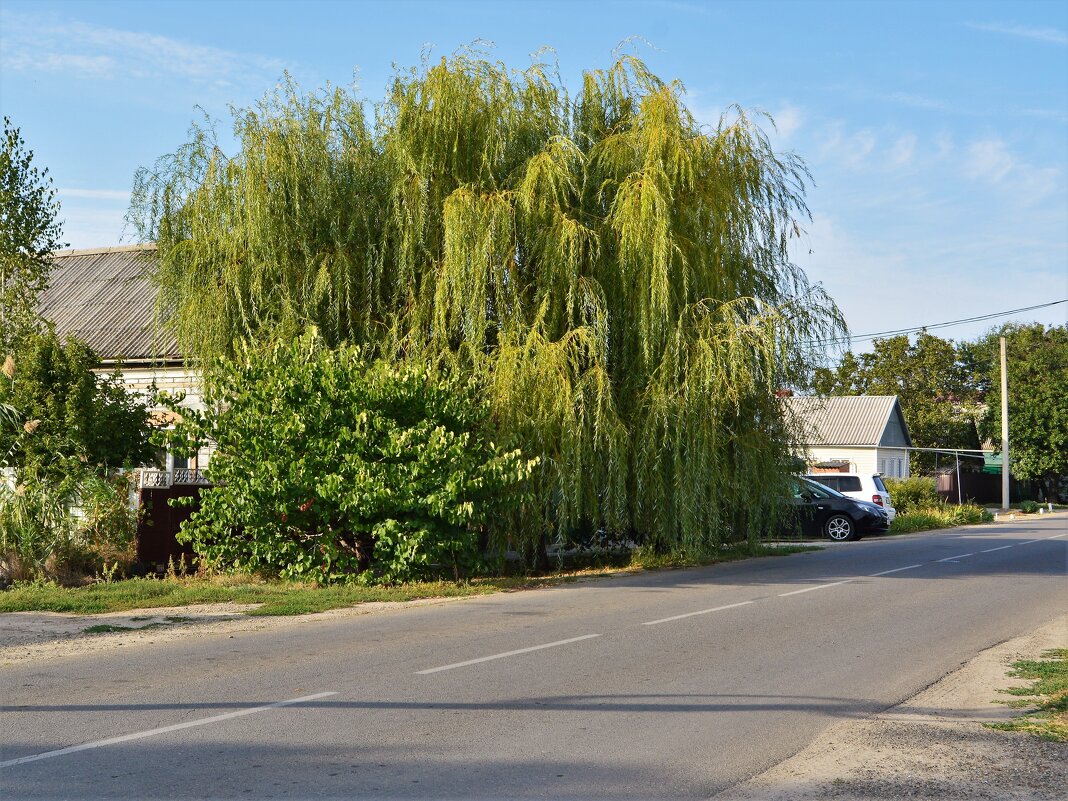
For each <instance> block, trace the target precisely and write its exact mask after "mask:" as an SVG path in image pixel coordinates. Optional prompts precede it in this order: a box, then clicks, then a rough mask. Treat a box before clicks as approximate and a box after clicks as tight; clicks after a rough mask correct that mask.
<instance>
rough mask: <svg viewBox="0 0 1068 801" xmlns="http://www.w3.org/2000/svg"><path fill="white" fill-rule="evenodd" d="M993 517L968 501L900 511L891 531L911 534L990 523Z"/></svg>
mask: <svg viewBox="0 0 1068 801" xmlns="http://www.w3.org/2000/svg"><path fill="white" fill-rule="evenodd" d="M993 519H994V516H993V515H992V514H990V512H988V511H987V510H986V509H984V508H983V507H982V506H977V505H976V504H974V503H966V504H964V505H963V506H952V505H949V504H947V505H945V506H932V507H927V508H924V509H916V510H914V511H911V512H899V513H898V515H897V517H895V518H894V522H893V523H891V524H890V531H889V533H890V534H911V533H913V532H915V531H929V530H931V529H936V528H952V527H953V526H968V525H973V524H975V523H989V522H990V521H991V520H993Z"/></svg>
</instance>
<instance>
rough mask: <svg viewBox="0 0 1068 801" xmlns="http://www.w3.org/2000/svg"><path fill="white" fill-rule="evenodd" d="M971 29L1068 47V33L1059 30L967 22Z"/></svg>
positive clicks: (1005, 23) (1000, 23)
mask: <svg viewBox="0 0 1068 801" xmlns="http://www.w3.org/2000/svg"><path fill="white" fill-rule="evenodd" d="M965 24H966V25H967V26H968V27H969V28H972V29H974V30H977V31H987V32H988V33H1001V34H1005V35H1007V36H1019V37H1022V38H1024V39H1032V40H1034V41H1037V42H1047V43H1049V44H1056V45H1062V46H1063V45H1068V33H1065V32H1064V31H1062V30H1060V29H1059V28H1032V27H1030V26H1027V25H1019V24H1017V23H1015V22H967V23H965Z"/></svg>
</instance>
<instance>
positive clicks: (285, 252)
mask: <svg viewBox="0 0 1068 801" xmlns="http://www.w3.org/2000/svg"><path fill="white" fill-rule="evenodd" d="M682 94H683V93H682V87H681V86H680V85H679V84H678V83H670V84H669V83H665V82H663V81H661V80H660V79H659V78H657V77H656V76H655V75H653V74H652V73H651V72H650V71H649V70H648V69H647V68H646V67H645V65H644V64H643V63H642V62H641V61H639V60H637V59H635V58H630V57H624V58H621V59H619V60H618V61H617V62H616V63H614V64H613V65H612V66H611V67H610V68H608V69H607V70H595V71H591V72H588V73H586V74H585V76H584V78H583V82H582V86H581V90H580V91H579V92H578V94H577V95H576V96H575V97H574V98H572V97H570V96H569V95H568V93H567V91H566V90H565V88H564V87H563V86H562V85H561V84H560V82H559V81H558V80H557V79H554V78H553V77H551V75H550V71H549V70H548V69H547V68H546V67H545V66H544V65H541V64H535V65H533V66H531V67H530V68H529V69H527V70H525V71H522V72H513V71H511V70H509V69H507V68H506V67H505V66H504V65H503V64H500V63H497V62H493V61H491V60H488V59H487V58H486V57H484V56H482V55H480V54H478V53H474V52H463V53H460V54H458V55H456V56H454V57H452V58H447V59H442V60H440V61H439V62H435V63H430V62H427V63H424V64H423V65H422V66H420V67H418V68H414V69H412V70H409V71H406V72H401V73H399V74H398V75H397V76H396V77H395V79H394V80H393V82H392V85H391V88H390V90H389V92H388V95H387V97H386V98H385V99H384V100H383V101H382V102H381V103H379V104H378V105H377V106H376V107H375V108H374V110H373V114H372V113H371V111H370V110H369V109H368V107H367V106H366V105H365V104H364V103H362V102H360V101H359V100H358V99H356V98H355V97H353V96H352V95H351V94H349V93H347V92H344V91H341V90H337V89H333V90H327V91H324V92H320V93H316V94H311V95H303V94H301V93H300V92H299V91H298V89H297V88H296V87H295V86H293V85H292V84H286V85H285V86H283V87H282V88H281V89H280V90H279V91H278V92H277V93H275V94H273V95H272V96H270V97H268V98H266V99H265V100H264V101H262V102H261V103H259V104H257V105H256V106H254V107H252V108H249V109H246V110H243V111H238V112H237V113H236V114H235V116H234V135H235V137H236V139H237V141H238V142H239V149H238V150H237V152H235V153H233V154H231V155H226V154H224V153H223V152H222V150H221V149H220V148H219V146H218V145H217V144H216V142H217V139H216V137H215V135H214V133H213V130H212V128H211V126H209V125H195V126H194V127H193V129H192V136H191V138H190V142H189V143H188V144H187V145H186V146H184V147H183V148H181V149H180V150H179V151H178V152H177V153H175V154H173V155H171V156H167V157H164V158H163V159H161V160H160V162H159V163H158V164H157V165H156V166H155V168H154V169H152V170H142V171H140V172H139V173H138V175H137V177H136V180H135V188H134V202H133V205H132V207H131V215H130V219H131V220H132V221H133V222H135V224H137V225H138V226H139V227H140V230H141V235H142V237H143V238H145V239H154V240H156V241H157V243H158V251H157V252H158V260H159V261H158V271H157V273H156V276H157V279H158V281H159V284H160V287H161V302H162V312H163V314H164V316H165V318H166V319H167V320H168V321H169V323H170V324H171V325H173V327H174V329H175V331H176V332H177V334H178V336H179V339H180V341H181V343H182V344H183V346H184V347H185V349H186V351H187V352H188V353H189V354H190V355H191V356H192V357H194V358H196V359H198V360H200V361H201V363H202V364H204V365H206V366H207V367H208V368H209V369H210V365H211V363H212V361H213V360H215V359H220V358H230V357H232V356H233V355H234V353H235V352H236V350H235V343H237V342H238V341H239V340H248V341H252V342H256V341H266V340H268V339H270V338H273V337H278V336H283V337H285V336H290V335H292V334H293V333H295V332H297V331H299V330H301V329H302V328H303V327H304V326H306V325H308V324H314V325H316V326H317V327H318V329H319V330H320V331H321V332H322V334H323V336H324V337H325V338H326V339H327V341H332V342H336V343H340V342H357V343H360V344H363V345H366V346H369V347H371V348H372V349H373V350H374V351H375V352H377V353H378V354H379V355H381V356H383V357H386V358H391V359H397V360H414V361H417V362H420V363H423V364H429V365H431V366H432V367H434V368H435V369H439V370H442V371H461V372H463V373H465V374H468V375H470V376H472V377H474V378H475V379H476V380H477V381H478V383H479V385H480V386H481V387H482V391H483V392H484V393H485V396H486V398H487V399H488V400H489V402H490V405H491V408H492V409H493V413H494V420H495V423H496V425H497V426H498V428H499V430H500V432H501V435H502V436H504V437H507V438H509V439H512V440H514V441H515V442H516V443H517V444H520V445H521V446H522V447H523V448H524V449H525V450H526V451H527V452H529V453H530V454H531V455H537V456H540V457H541V460H540V468H539V469H540V473H539V474H538V476H537V477H536V483H537V492H535V493H534V497H535V498H536V501H534V502H532V503H530V504H528V505H527V506H526V507H525V508H522V509H518V510H516V513H515V515H514V516H513V517H512V519H510V520H504V521H500V528H499V531H498V534H500V536H502V537H503V536H505V535H508V536H511V537H513V538H516V539H518V540H519V541H520V542H525V543H535V542H538V541H542V540H543V538H544V537H545V535H546V534H548V533H550V532H551V531H552V529H553V528H554V527H555V528H556V529H566V528H567V527H570V526H573V525H576V524H578V523H579V522H592V523H593V524H595V525H597V526H604V527H606V528H609V529H612V530H617V531H628V532H631V533H633V534H636V535H639V536H642V537H644V538H646V540H647V541H649V542H652V543H654V544H656V545H658V546H662V547H673V548H682V549H693V550H702V549H705V548H708V547H710V546H712V545H715V544H717V543H719V542H722V541H726V540H738V539H744V538H745V537H747V536H749V535H751V534H755V533H756V532H759V531H760V530H762V529H764V528H766V527H767V526H769V525H771V524H772V522H773V521H774V520H775V519H776V516H777V514H778V512H779V505H778V501H777V499H776V497H775V495H776V492H777V491H778V490H780V489H782V488H783V487H784V482H785V480H786V479H785V473H786V471H785V469H784V465H785V464H786V462H787V459H788V453H789V448H790V444H791V435H790V432H789V430H788V428H787V425H786V423H785V422H784V417H783V412H782V409H781V408H780V405H779V403H780V402H779V401H778V400H777V399H776V397H775V392H774V390H775V389H776V388H777V387H779V386H782V385H783V384H786V383H800V382H802V381H803V380H804V377H805V376H806V375H807V372H808V370H809V369H810V368H811V366H812V363H813V358H814V357H815V356H816V354H814V353H813V352H812V350H811V347H812V346H811V345H809V344H808V343H810V342H811V341H813V340H815V339H826V338H831V337H834V336H837V335H840V334H841V332H842V331H843V330H844V323H843V321H842V318H841V315H840V314H839V312H838V310H837V307H836V306H835V305H834V303H833V302H832V301H831V300H830V298H828V297H827V295H826V294H825V293H824V292H823V290H822V288H821V287H820V286H819V285H812V284H810V283H809V282H808V281H807V279H806V277H805V275H804V274H803V273H802V272H801V271H800V270H799V269H798V268H797V267H796V266H794V265H793V264H791V263H790V261H789V258H788V253H787V244H788V240H789V238H790V237H791V236H793V235H795V234H796V233H797V232H799V230H800V228H799V221H800V220H803V219H804V218H805V216H806V215H807V210H806V208H805V205H804V191H805V182H806V180H807V173H806V171H805V168H804V165H803V164H802V163H801V161H800V160H799V159H798V158H796V157H795V156H792V155H789V154H779V153H776V152H775V151H774V150H773V149H772V147H771V146H770V144H769V142H768V139H767V138H766V136H765V134H764V132H763V131H762V130H761V128H760V127H759V125H758V124H757V123H756V121H754V119H752V118H751V117H750V116H749V115H747V114H746V113H744V112H743V111H741V110H740V109H731V110H730V111H729V112H728V113H726V114H725V115H724V116H723V118H722V119H721V121H720V123H719V124H718V125H717V126H716V127H715V128H712V129H706V128H702V127H701V126H700V125H698V123H697V122H696V121H695V120H694V118H693V116H692V114H691V113H690V112H689V110H688V109H687V108H686V106H685V105H684V103H683V102H682ZM371 119H373V121H374V122H373V124H372V123H371V122H369V120H371Z"/></svg>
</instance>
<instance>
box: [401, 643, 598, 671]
mask: <svg viewBox="0 0 1068 801" xmlns="http://www.w3.org/2000/svg"><path fill="white" fill-rule="evenodd" d="M600 636H601V635H600V634H583V635H582V636H581V637H572V638H571V639H569V640H557V641H556V642H547V643H545V644H544V645H532V646H530V647H529V648H518V649H516V650H515V651H505V652H504V653H503V654H494V655H493V656H481V657H479V658H478V659H468V660H467V661H466V662H454V663H453V664H451V665H442V666H441V667H436V668H429V669H427V670H417V671H416V672H415V675H416V676H426V675H428V674H430V673H440V672H441V671H443V670H452V669H453V668H459V667H467V666H468V665H477V664H478V663H479V662H490V661H492V660H494V659H504V658H505V657H508V656H517V655H519V654H529V653H530V652H531V651H540V650H542V649H543V648H555V647H556V646H558V645H567V644H568V643H572V642H579V641H580V640H591V639H593V638H594V637H600Z"/></svg>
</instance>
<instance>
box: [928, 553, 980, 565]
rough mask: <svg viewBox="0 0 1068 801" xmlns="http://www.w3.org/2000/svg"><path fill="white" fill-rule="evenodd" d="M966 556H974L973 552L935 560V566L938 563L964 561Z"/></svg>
mask: <svg viewBox="0 0 1068 801" xmlns="http://www.w3.org/2000/svg"><path fill="white" fill-rule="evenodd" d="M968 556H975V551H972V552H971V553H959V554H957V555H956V556H947V557H946V558H945V559H935V563H936V564H937V563H938V562H953V561H955V560H957V559H964V558H965V557H968Z"/></svg>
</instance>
